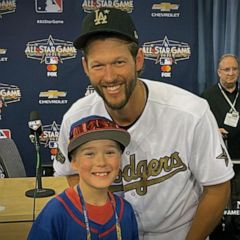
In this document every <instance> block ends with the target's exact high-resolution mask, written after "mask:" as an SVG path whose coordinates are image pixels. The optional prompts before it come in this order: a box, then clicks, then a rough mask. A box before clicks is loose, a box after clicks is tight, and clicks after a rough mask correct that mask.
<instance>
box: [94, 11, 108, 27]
mask: <svg viewBox="0 0 240 240" xmlns="http://www.w3.org/2000/svg"><path fill="white" fill-rule="evenodd" d="M109 12H110V11H109V10H104V11H101V10H99V9H97V10H96V11H95V19H94V23H95V25H100V24H105V23H107V14H109Z"/></svg>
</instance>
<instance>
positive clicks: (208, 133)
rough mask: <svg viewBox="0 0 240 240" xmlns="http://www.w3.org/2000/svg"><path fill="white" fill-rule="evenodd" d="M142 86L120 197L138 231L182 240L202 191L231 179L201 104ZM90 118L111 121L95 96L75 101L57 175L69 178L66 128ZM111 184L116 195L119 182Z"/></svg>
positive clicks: (168, 88)
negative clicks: (143, 98) (141, 108)
mask: <svg viewBox="0 0 240 240" xmlns="http://www.w3.org/2000/svg"><path fill="white" fill-rule="evenodd" d="M142 81H143V82H144V83H145V84H146V86H147V88H148V99H147V103H146V106H145V109H144V111H143V113H142V115H141V116H140V117H139V119H138V120H137V121H136V122H135V124H134V125H133V126H131V127H130V128H129V129H128V131H129V133H130V135H131V143H130V144H129V146H128V147H127V148H126V149H125V151H124V154H123V156H122V157H123V161H122V171H121V178H122V182H123V188H124V197H125V198H126V199H127V200H128V201H129V202H130V203H131V204H132V206H133V208H134V210H135V212H136V216H137V219H138V227H139V230H140V232H150V233H151V234H153V235H155V234H156V239H161V240H165V239H166V240H169V239H171V240H174V239H176V234H178V235H177V237H178V238H177V240H181V239H184V238H185V236H186V232H187V230H188V228H189V225H190V224H191V220H192V218H193V215H194V213H195V211H196V208H197V205H198V201H199V196H200V195H201V192H202V186H208V185H215V184H219V183H223V182H225V181H227V180H229V179H231V178H232V177H233V175H234V172H233V169H232V163H231V161H230V159H229V156H228V153H227V151H226V148H225V146H224V144H223V141H222V138H221V135H220V134H219V131H218V127H217V123H216V120H215V118H214V117H213V114H212V113H211V111H210V109H209V106H208V104H207V102H206V101H205V100H204V99H202V98H200V97H198V96H196V95H194V94H192V93H190V92H187V91H185V90H183V89H180V88H178V87H176V86H172V85H169V84H165V83H160V82H155V81H149V80H145V79H142ZM93 114H97V115H101V116H104V117H107V118H111V117H110V116H109V115H108V113H107V111H106V109H105V106H104V102H103V100H102V99H101V98H100V97H99V96H98V95H97V93H93V94H91V95H89V96H87V97H84V98H82V99H80V100H78V101H77V102H76V103H74V104H73V105H72V107H71V108H70V109H69V111H68V112H67V113H66V114H65V115H64V121H63V124H62V126H61V134H60V136H59V148H60V149H61V152H62V153H63V154H64V156H65V157H66V159H65V162H63V163H61V162H58V161H55V162H54V168H55V170H56V175H69V174H73V173H74V172H73V171H72V170H71V169H70V166H69V162H68V159H67V143H68V142H67V141H68V138H69V136H68V133H69V129H70V126H71V124H72V123H73V122H75V121H76V120H77V119H80V118H82V117H84V116H88V115H93ZM115 184H116V185H115V186H114V188H115V190H116V191H118V190H119V189H120V188H121V183H120V181H119V183H118V182H116V183H115ZM173 229H175V231H173ZM169 231H173V234H174V235H169V233H168V232H169ZM144 239H151V240H153V239H155V238H154V236H151V237H149V238H147V237H145V238H144Z"/></svg>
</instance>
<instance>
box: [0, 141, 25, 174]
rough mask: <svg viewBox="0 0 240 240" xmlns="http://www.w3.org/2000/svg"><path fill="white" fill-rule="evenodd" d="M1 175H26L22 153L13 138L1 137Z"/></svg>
mask: <svg viewBox="0 0 240 240" xmlns="http://www.w3.org/2000/svg"><path fill="white" fill-rule="evenodd" d="M0 177H1V178H3V177H5V178H13V177H26V171H25V168H24V165H23V161H22V158H21V155H20V153H19V151H18V148H17V146H16V144H15V142H14V141H13V139H11V138H3V139H0Z"/></svg>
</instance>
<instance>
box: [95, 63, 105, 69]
mask: <svg viewBox="0 0 240 240" xmlns="http://www.w3.org/2000/svg"><path fill="white" fill-rule="evenodd" d="M102 66H103V65H101V64H94V65H92V68H93V69H100V68H102Z"/></svg>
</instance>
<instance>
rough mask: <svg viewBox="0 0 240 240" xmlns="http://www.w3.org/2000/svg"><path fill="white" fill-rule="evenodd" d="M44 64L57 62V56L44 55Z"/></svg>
mask: <svg viewBox="0 0 240 240" xmlns="http://www.w3.org/2000/svg"><path fill="white" fill-rule="evenodd" d="M45 64H58V57H56V56H54V57H45Z"/></svg>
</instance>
